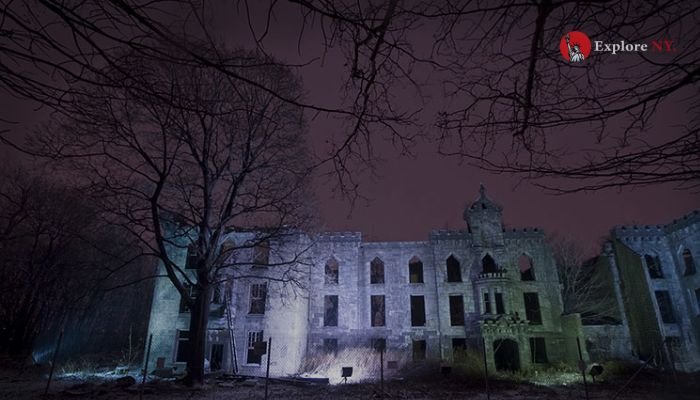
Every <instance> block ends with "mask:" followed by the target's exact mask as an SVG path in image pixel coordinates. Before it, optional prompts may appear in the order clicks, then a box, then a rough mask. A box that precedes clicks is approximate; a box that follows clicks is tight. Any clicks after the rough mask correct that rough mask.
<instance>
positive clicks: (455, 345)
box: [452, 338, 467, 363]
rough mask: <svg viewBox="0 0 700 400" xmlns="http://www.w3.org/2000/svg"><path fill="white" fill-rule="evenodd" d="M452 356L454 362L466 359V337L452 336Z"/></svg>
mask: <svg viewBox="0 0 700 400" xmlns="http://www.w3.org/2000/svg"><path fill="white" fill-rule="evenodd" d="M452 358H453V359H454V362H456V363H459V362H464V361H467V339H465V338H452Z"/></svg>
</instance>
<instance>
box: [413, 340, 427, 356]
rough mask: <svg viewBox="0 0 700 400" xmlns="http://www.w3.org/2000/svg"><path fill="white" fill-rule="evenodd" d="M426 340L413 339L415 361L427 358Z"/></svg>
mask: <svg viewBox="0 0 700 400" xmlns="http://www.w3.org/2000/svg"><path fill="white" fill-rule="evenodd" d="M426 349H427V345H426V341H425V340H414V341H413V361H420V360H425V355H426Z"/></svg>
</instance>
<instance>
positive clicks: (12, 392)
mask: <svg viewBox="0 0 700 400" xmlns="http://www.w3.org/2000/svg"><path fill="white" fill-rule="evenodd" d="M47 376H48V374H47V371H46V370H44V369H41V368H38V367H30V368H25V369H23V370H20V369H16V368H7V366H5V367H3V366H0V398H1V399H39V398H46V399H101V400H117V399H125V400H126V399H139V395H140V394H139V391H140V390H141V387H140V385H138V384H133V381H132V380H131V379H122V381H117V380H116V378H114V377H99V376H91V377H76V376H70V377H65V376H63V377H61V376H59V377H57V378H56V379H55V380H54V381H53V382H52V384H51V388H50V390H49V395H48V396H47V397H43V392H44V389H45V387H46V381H47ZM698 378H700V375H698V374H695V375H676V376H675V379H674V377H673V376H669V375H661V374H658V373H655V372H653V371H642V373H641V374H639V375H638V376H637V377H636V378H635V379H634V380H633V381H632V383H631V384H630V385H629V386H628V387H627V388H626V389H624V390H622V391H621V392H620V393H619V396H618V397H617V398H618V399H674V400H683V399H698V398H700V379H698ZM139 382H140V381H139ZM624 383H625V379H622V378H620V379H619V380H616V381H608V382H604V383H600V382H598V383H595V384H593V383H590V382H589V386H588V389H589V399H612V398H614V396H615V394H616V393H617V392H618V391H619V390H620V389H621V387H622V386H623V385H624ZM489 386H490V388H491V399H493V400H501V399H585V398H586V397H585V392H584V387H583V385H582V384H580V383H572V384H568V385H556V386H544V385H535V384H531V383H522V382H514V381H507V380H497V379H492V380H490V385H489ZM268 390H269V394H268V398H269V399H308V400H315V399H376V398H382V396H381V394H382V392H381V389H380V385H379V384H378V383H357V384H344V385H298V384H297V385H295V384H290V383H281V382H271V383H270V385H269V388H268ZM264 396H265V382H264V380H263V379H245V380H242V379H237V380H234V379H230V378H228V379H226V378H218V379H215V378H211V379H209V381H208V382H207V384H206V385H205V386H204V387H199V388H188V387H185V386H183V385H181V384H179V383H178V382H176V381H172V380H162V381H153V382H150V383H147V384H146V385H145V386H144V387H143V399H147V400H151V399H173V400H180V399H182V400H184V399H188V400H190V399H202V400H204V399H209V400H219V399H220V400H224V399H227V400H228V399H245V400H256V399H264ZM383 398H386V399H486V391H485V387H484V381H483V379H464V378H461V379H457V378H445V377H441V376H438V377H433V378H430V379H427V378H425V377H424V378H423V379H421V378H413V379H410V380H409V379H404V380H394V381H390V382H385V385H384V396H383Z"/></svg>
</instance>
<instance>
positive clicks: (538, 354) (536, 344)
mask: <svg viewBox="0 0 700 400" xmlns="http://www.w3.org/2000/svg"><path fill="white" fill-rule="evenodd" d="M530 355H531V357H532V362H533V363H538V364H541V363H547V362H548V361H547V347H546V346H545V344H544V338H543V337H531V338H530Z"/></svg>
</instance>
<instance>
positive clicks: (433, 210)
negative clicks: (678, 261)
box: [0, 3, 700, 252]
mask: <svg viewBox="0 0 700 400" xmlns="http://www.w3.org/2000/svg"><path fill="white" fill-rule="evenodd" d="M215 6H216V7H217V9H216V12H215V13H214V14H215V15H216V20H215V21H213V25H212V27H211V29H212V32H214V33H216V34H218V35H220V36H219V37H220V39H221V40H223V41H224V42H225V43H226V44H227V45H229V46H232V47H235V46H241V45H243V46H250V45H251V43H252V41H251V33H250V29H249V27H248V24H247V22H246V20H245V19H244V18H242V17H241V16H240V15H239V16H237V15H236V13H237V10H236V7H235V6H232V5H231V3H229V4H228V5H227V6H223V7H222V5H221V4H220V3H219V4H216V5H215ZM238 11H241V10H238ZM255 12H256V10H253V13H255ZM261 15H262V13H261ZM298 21H299V17H298V11H296V12H290V13H288V14H285V13H278V14H277V16H276V18H275V19H273V21H272V25H273V26H272V29H271V31H270V34H269V36H268V37H267V38H266V40H265V42H264V43H265V50H266V51H267V52H268V53H269V54H272V55H274V56H275V57H277V58H279V59H281V60H283V61H287V62H290V63H297V62H303V61H309V60H312V59H314V58H315V57H320V56H321V55H322V49H323V48H322V46H321V45H320V43H321V35H320V32H319V30H318V29H317V27H313V26H307V27H306V28H305V35H304V37H303V39H302V41H301V42H300V43H298V39H299V35H298V33H299V24H298ZM254 22H255V21H254ZM258 22H260V21H258ZM258 28H259V29H262V28H261V27H258ZM298 44H299V46H297V45H298ZM552 46H554V47H555V48H556V47H557V46H558V43H553V44H552ZM298 49H299V50H301V51H300V52H298ZM342 63H343V60H342V58H341V57H340V56H339V54H338V53H337V52H335V50H334V49H330V51H329V52H328V54H327V55H326V57H325V58H324V59H323V60H316V61H314V62H312V63H311V64H309V65H308V66H305V67H303V68H299V69H298V73H299V74H300V75H301V76H302V78H303V80H304V83H305V89H306V91H307V97H308V99H309V100H310V101H312V102H317V103H320V102H323V103H324V104H329V103H330V104H334V103H337V102H338V101H339V97H340V95H339V90H340V88H339V87H340V84H341V74H342V72H345V71H346V70H345V69H344V68H345V67H344V66H343V65H342ZM412 102H413V103H416V102H418V99H416V98H413V97H411V96H406V97H404V98H401V99H398V100H397V106H399V107H407V108H410V107H411V106H412ZM0 107H2V108H3V110H5V111H8V110H9V111H10V112H9V113H4V115H14V116H15V119H16V120H17V121H18V122H21V124H19V125H16V126H14V128H13V130H14V131H15V132H16V133H15V134H16V135H18V134H20V133H21V131H22V130H25V129H31V126H32V124H33V123H36V122H37V121H41V119H42V118H43V117H45V115H46V112H45V111H41V110H40V111H34V110H32V109H31V107H30V106H29V105H27V104H22V103H21V102H19V101H17V100H15V99H12V98H2V99H0ZM683 112H684V109H683V108H681V107H673V104H667V105H666V107H665V108H663V109H662V112H660V113H659V116H658V117H657V118H655V120H654V122H653V128H652V132H654V133H656V132H658V133H659V134H663V132H664V131H665V130H667V129H669V128H670V127H671V126H672V125H673V124H675V123H677V122H678V121H680V120H683V119H684V118H686V117H687V116H686V115H684V114H683ZM426 122H428V124H426V125H429V121H426ZM339 129H340V128H339V123H338V122H337V121H336V120H334V119H331V118H327V117H325V116H318V117H316V118H314V119H310V135H311V143H312V145H313V147H314V150H315V151H316V152H318V153H321V152H323V150H324V145H325V143H326V141H327V140H329V139H330V140H332V138H337V137H338V135H339V134H341V132H340V130H339ZM426 133H427V135H426V139H425V140H421V141H419V142H418V143H417V144H416V145H415V146H414V148H413V149H412V151H413V153H414V154H413V155H410V156H409V155H401V151H400V150H399V149H397V148H395V147H394V146H392V145H391V144H390V143H385V142H383V141H382V139H381V138H378V140H377V141H376V142H375V154H376V155H377V156H378V157H379V158H380V161H379V162H378V163H377V165H376V170H375V171H374V174H370V173H368V172H367V171H364V172H362V171H361V172H359V174H358V175H357V178H358V181H359V184H360V185H359V191H360V194H361V195H363V196H366V197H367V198H368V200H367V201H365V200H358V201H357V202H356V203H355V206H354V207H353V208H351V207H350V203H349V201H348V200H347V199H343V198H342V197H341V196H339V195H338V194H337V193H333V191H332V188H333V186H334V185H333V182H332V181H327V180H324V179H319V180H318V184H317V195H318V199H319V203H320V213H321V217H322V221H323V226H322V229H324V230H352V231H361V232H362V233H363V234H364V237H365V239H368V240H382V241H383V240H387V241H389V240H425V239H426V238H427V236H428V233H429V232H430V231H431V230H433V229H445V228H449V229H464V228H465V227H466V225H465V223H464V221H463V220H462V211H463V210H464V207H465V205H466V204H467V203H468V202H471V201H472V200H474V199H475V198H476V197H477V195H478V188H479V184H480V183H483V184H484V185H485V186H486V189H487V194H488V195H489V196H490V197H491V198H492V199H494V200H495V201H497V202H498V203H500V204H501V205H502V206H503V207H504V222H505V224H506V225H507V226H510V227H535V226H536V227H540V228H543V229H544V230H545V231H547V232H557V233H560V234H564V235H570V236H572V237H574V238H576V239H578V240H580V241H581V242H582V244H584V246H585V247H586V248H587V249H588V250H589V251H590V252H593V251H596V249H597V248H598V245H599V243H600V240H601V238H603V237H604V236H605V235H606V234H607V233H608V232H609V230H610V228H612V227H613V226H615V225H619V224H641V225H645V224H660V223H668V222H670V221H671V220H672V219H674V218H678V217H681V216H682V215H684V214H686V213H688V212H690V211H691V210H693V209H695V208H700V194H699V193H697V192H695V193H693V192H689V191H682V190H677V189H675V188H674V187H673V186H670V185H665V186H664V185H656V186H653V187H646V188H635V189H621V190H615V189H609V190H605V191H597V192H590V193H577V194H570V195H551V194H547V193H545V192H544V191H543V190H542V189H540V188H537V187H534V186H532V185H531V184H530V183H528V182H521V180H520V178H518V177H513V176H509V175H505V174H501V175H495V174H488V173H485V172H483V171H481V170H479V169H477V168H475V167H470V166H467V165H464V164H460V162H459V160H457V159H454V158H446V157H443V156H440V155H438V154H437V151H436V150H437V143H435V142H433V141H431V140H430V130H429V129H427V130H426ZM581 135H582V136H583V135H585V132H581ZM1 154H2V155H3V156H6V157H7V156H8V151H7V149H3V150H2V153H1Z"/></svg>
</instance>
